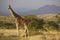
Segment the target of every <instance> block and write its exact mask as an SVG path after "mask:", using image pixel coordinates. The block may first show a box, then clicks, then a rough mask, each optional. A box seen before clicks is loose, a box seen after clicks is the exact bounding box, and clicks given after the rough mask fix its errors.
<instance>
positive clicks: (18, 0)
mask: <svg viewBox="0 0 60 40" xmlns="http://www.w3.org/2000/svg"><path fill="white" fill-rule="evenodd" d="M8 4H10V5H11V6H12V7H13V8H15V9H16V10H18V9H17V8H25V9H28V10H31V9H37V8H40V7H42V6H45V5H57V6H60V0H0V12H1V13H4V12H6V11H8V10H7V7H8Z"/></svg>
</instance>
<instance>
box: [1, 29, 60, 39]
mask: <svg viewBox="0 0 60 40" xmlns="http://www.w3.org/2000/svg"><path fill="white" fill-rule="evenodd" d="M22 31H23V32H22ZM20 35H24V30H20ZM0 40H60V32H50V33H48V32H44V34H39V35H33V36H32V35H31V36H29V37H21V36H19V37H17V36H16V30H15V29H12V30H11V29H9V30H7V29H0Z"/></svg>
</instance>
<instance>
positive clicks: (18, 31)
mask: <svg viewBox="0 0 60 40" xmlns="http://www.w3.org/2000/svg"><path fill="white" fill-rule="evenodd" d="M18 26H19V24H18V23H16V30H17V36H18V35H19V28H18Z"/></svg>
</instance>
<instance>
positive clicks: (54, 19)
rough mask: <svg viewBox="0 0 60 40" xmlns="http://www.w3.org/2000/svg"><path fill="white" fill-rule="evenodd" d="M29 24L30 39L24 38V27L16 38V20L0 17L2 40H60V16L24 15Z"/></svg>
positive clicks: (9, 17) (20, 27) (0, 35)
mask: <svg viewBox="0 0 60 40" xmlns="http://www.w3.org/2000/svg"><path fill="white" fill-rule="evenodd" d="M22 17H23V18H25V19H26V20H27V22H28V27H29V34H30V36H29V37H23V36H24V34H25V32H24V28H23V25H22V24H21V26H19V29H20V30H19V31H20V32H19V34H20V35H19V36H16V32H17V30H16V27H15V20H14V18H13V17H12V16H10V15H9V16H1V15H0V40H60V14H59V13H58V14H40V15H23V16H22Z"/></svg>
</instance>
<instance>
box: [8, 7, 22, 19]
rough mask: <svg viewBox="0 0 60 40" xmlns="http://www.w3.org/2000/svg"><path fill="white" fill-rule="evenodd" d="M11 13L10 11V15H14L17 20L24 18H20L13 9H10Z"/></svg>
mask: <svg viewBox="0 0 60 40" xmlns="http://www.w3.org/2000/svg"><path fill="white" fill-rule="evenodd" d="M9 11H10V13H11V15H12V16H13V17H15V18H16V17H20V18H22V17H21V16H19V15H18V14H16V13H15V12H14V11H13V9H12V8H10V9H9Z"/></svg>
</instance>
